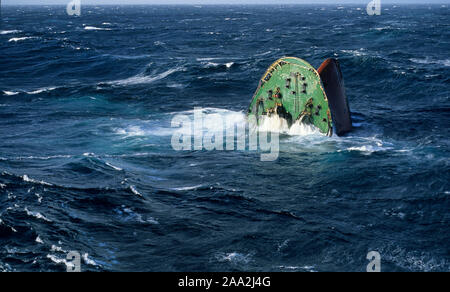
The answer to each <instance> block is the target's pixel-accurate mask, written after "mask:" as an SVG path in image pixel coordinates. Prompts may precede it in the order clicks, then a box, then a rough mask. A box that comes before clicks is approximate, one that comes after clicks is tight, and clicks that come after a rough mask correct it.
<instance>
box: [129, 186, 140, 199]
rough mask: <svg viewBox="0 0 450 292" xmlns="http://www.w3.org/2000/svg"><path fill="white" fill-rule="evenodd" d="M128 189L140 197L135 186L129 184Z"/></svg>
mask: <svg viewBox="0 0 450 292" xmlns="http://www.w3.org/2000/svg"><path fill="white" fill-rule="evenodd" d="M130 190H131V192H132V193H133V194H135V195H137V196H139V197H142V195H141V193H139V192H138V190H137V189H136V187H135V186H130Z"/></svg>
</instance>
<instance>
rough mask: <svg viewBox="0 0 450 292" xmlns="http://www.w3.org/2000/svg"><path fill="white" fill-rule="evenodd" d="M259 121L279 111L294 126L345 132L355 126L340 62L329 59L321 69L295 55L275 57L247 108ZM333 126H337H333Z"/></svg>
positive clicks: (279, 114) (322, 131) (329, 133)
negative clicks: (300, 125) (312, 126)
mask: <svg viewBox="0 0 450 292" xmlns="http://www.w3.org/2000/svg"><path fill="white" fill-rule="evenodd" d="M248 115H249V116H253V117H255V118H256V121H257V123H258V124H259V123H260V122H261V121H262V120H263V119H264V117H267V116H268V117H270V116H272V115H278V116H279V117H281V118H284V119H285V120H286V121H287V123H288V125H289V126H291V125H293V124H294V123H296V122H300V123H305V124H311V125H314V126H315V127H317V128H318V129H319V130H320V132H321V133H323V134H325V135H328V136H330V137H331V136H332V135H333V133H334V132H336V134H337V135H338V136H342V135H344V134H346V133H348V132H350V131H351V130H352V121H351V117H350V108H349V104H348V100H347V97H346V94H345V87H344V79H343V76H342V72H341V68H340V65H339V62H338V61H337V60H336V59H327V60H326V61H325V62H324V63H323V64H322V65H321V66H320V68H319V69H318V70H316V69H315V68H314V67H312V66H311V65H310V64H309V63H308V62H306V61H304V60H302V59H299V58H293V57H286V58H282V59H280V60H278V61H276V62H275V63H274V64H273V65H272V66H270V68H269V69H268V70H267V72H266V73H265V74H264V76H263V78H262V79H261V81H260V83H259V86H258V89H257V90H256V93H255V95H254V96H253V100H252V102H251V104H250V108H249V110H248ZM333 129H334V130H333Z"/></svg>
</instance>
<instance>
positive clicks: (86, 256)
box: [81, 253, 100, 267]
mask: <svg viewBox="0 0 450 292" xmlns="http://www.w3.org/2000/svg"><path fill="white" fill-rule="evenodd" d="M81 258H82V259H83V261H84V263H85V264H86V265H90V266H94V267H98V266H100V265H99V264H98V263H97V262H96V261H94V260H93V259H90V258H89V254H88V253H85V254H83V255H82V256H81Z"/></svg>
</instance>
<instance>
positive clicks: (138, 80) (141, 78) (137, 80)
mask: <svg viewBox="0 0 450 292" xmlns="http://www.w3.org/2000/svg"><path fill="white" fill-rule="evenodd" d="M183 70H184V68H183V67H176V68H173V69H169V70H167V71H165V72H163V73H160V74H158V75H155V76H145V75H144V74H143V73H141V74H138V75H136V76H133V77H130V78H127V79H123V80H116V81H110V82H107V83H106V84H110V85H116V86H127V85H139V84H150V83H153V82H155V81H158V80H161V79H164V78H166V77H168V76H170V75H172V74H173V73H175V72H180V71H183Z"/></svg>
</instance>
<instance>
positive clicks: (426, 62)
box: [409, 57, 450, 67]
mask: <svg viewBox="0 0 450 292" xmlns="http://www.w3.org/2000/svg"><path fill="white" fill-rule="evenodd" d="M409 60H410V61H411V62H413V63H416V64H424V65H430V64H436V65H442V66H444V67H450V59H445V60H433V59H431V58H428V57H427V58H425V59H417V58H412V59H409Z"/></svg>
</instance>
